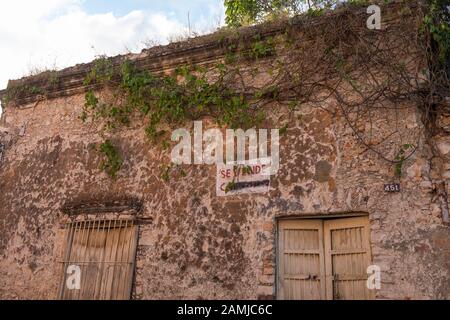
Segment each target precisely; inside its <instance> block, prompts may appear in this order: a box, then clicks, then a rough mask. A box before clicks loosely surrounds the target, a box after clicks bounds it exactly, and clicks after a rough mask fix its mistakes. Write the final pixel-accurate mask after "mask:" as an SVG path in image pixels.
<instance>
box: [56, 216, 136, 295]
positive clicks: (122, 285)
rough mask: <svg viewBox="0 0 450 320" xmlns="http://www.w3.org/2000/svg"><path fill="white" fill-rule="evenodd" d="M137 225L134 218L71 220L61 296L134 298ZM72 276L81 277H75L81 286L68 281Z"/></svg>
mask: <svg viewBox="0 0 450 320" xmlns="http://www.w3.org/2000/svg"><path fill="white" fill-rule="evenodd" d="M137 228H138V227H137V225H136V224H135V222H134V220H132V219H102V220H85V221H73V222H69V223H68V224H67V240H66V241H67V242H66V243H67V246H66V250H65V254H64V260H63V261H62V269H63V270H62V272H63V274H62V281H61V286H60V291H59V298H60V299H64V300H124V299H130V297H131V289H132V281H133V271H134V261H135V256H136V245H137V235H138V232H137V231H138V230H137ZM71 272H74V273H73V274H71ZM70 277H79V279H75V280H74V283H77V280H78V286H75V287H74V286H71V285H70V283H68V282H70V281H71V280H72V278H70Z"/></svg>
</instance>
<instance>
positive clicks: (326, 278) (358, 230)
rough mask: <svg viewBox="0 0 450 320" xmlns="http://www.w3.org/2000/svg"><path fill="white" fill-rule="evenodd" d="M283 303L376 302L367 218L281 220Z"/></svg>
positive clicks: (279, 275)
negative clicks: (370, 276) (369, 271)
mask: <svg viewBox="0 0 450 320" xmlns="http://www.w3.org/2000/svg"><path fill="white" fill-rule="evenodd" d="M278 231H279V232H278V270H277V297H278V299H294V300H297V299H301V300H303V299H309V300H316V299H371V298H373V292H372V290H369V289H368V288H367V285H366V283H367V277H368V275H367V273H366V272H367V267H368V266H369V265H370V264H371V253H370V244H369V223H368V218H367V217H353V218H341V219H326V220H325V219H297V220H280V221H279V224H278Z"/></svg>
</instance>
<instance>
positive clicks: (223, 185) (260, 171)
mask: <svg viewBox="0 0 450 320" xmlns="http://www.w3.org/2000/svg"><path fill="white" fill-rule="evenodd" d="M268 166H269V164H268V162H267V160H266V159H265V158H264V159H258V160H256V161H254V162H252V163H251V164H218V165H217V178H216V194H217V196H218V197H223V196H231V195H236V194H243V193H265V192H268V191H269V184H270V175H269V174H268V170H267V168H268Z"/></svg>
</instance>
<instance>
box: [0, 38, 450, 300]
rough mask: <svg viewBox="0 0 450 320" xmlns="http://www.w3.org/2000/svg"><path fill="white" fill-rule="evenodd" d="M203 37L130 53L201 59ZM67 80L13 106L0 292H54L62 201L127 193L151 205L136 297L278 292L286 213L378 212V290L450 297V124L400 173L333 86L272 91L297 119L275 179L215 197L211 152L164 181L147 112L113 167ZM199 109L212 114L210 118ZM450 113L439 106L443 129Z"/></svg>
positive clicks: (3, 194)
mask: <svg viewBox="0 0 450 320" xmlns="http://www.w3.org/2000/svg"><path fill="white" fill-rule="evenodd" d="M206 42H207V41H205V43H206ZM198 48H199V47H198V46H197V47H196V46H195V45H194V46H191V47H190V49H189V50H188V49H186V48H181V49H180V50H179V51H177V49H176V48H174V47H171V48H170V50H169V49H159V50H162V51H164V50H167V52H172V53H171V54H172V55H177V57H178V58H167V57H166V56H164V55H162V57H161V55H160V56H158V57H157V58H155V57H154V56H152V54H151V53H145V52H144V53H142V54H141V55H138V56H133V57H132V58H133V59H139V58H143V59H150V60H148V61H156V62H155V65H157V66H158V65H159V66H161V65H165V66H173V65H176V64H177V63H181V62H180V60H179V59H181V58H179V57H180V55H186V56H191V58H192V59H193V60H195V59H196V58H198V57H199V54H197V53H195V52H196V51H195V50H197V51H199V52H201V54H200V55H201V56H202V57H203V58H202V59H204V60H208V59H211V58H210V57H209V58H208V59H207V58H205V55H207V53H210V51H208V50H207V49H204V48H203V49H202V50H200V49H198ZM164 52H165V51H164ZM180 52H182V53H180ZM217 58H219V57H217ZM151 59H153V60H151ZM272 62H273V58H268V60H265V61H259V62H257V63H259V64H260V78H256V79H255V78H254V77H253V75H251V74H247V76H246V79H245V81H248V82H252V81H253V82H255V83H256V82H258V81H263V80H262V79H264V78H267V77H268V71H267V68H268V65H270V63H272ZM82 68H84V67H81V69H82ZM169 68H170V67H169ZM64 72H65V71H63V74H64ZM258 79H259V80H258ZM61 90H62V89H61ZM61 90H60V91H61ZM63 91H64V90H63ZM69 92H70V94H65V95H55V97H52V98H50V99H34V100H33V99H32V98H31V97H29V98H27V99H24V100H23V101H22V102H21V105H20V106H14V105H13V104H11V105H8V106H6V107H5V108H4V114H3V115H2V120H1V121H2V123H1V124H2V126H3V127H4V128H5V129H4V130H3V133H1V132H0V134H1V136H0V143H1V144H0V145H1V146H2V147H1V149H0V154H1V156H0V190H1V191H0V204H1V205H0V220H1V222H0V228H1V231H0V256H1V259H0V297H1V298H3V299H55V298H56V297H57V288H58V285H59V281H60V274H61V270H60V264H59V263H58V262H59V261H61V259H62V250H63V245H64V232H65V230H64V229H63V228H62V227H61V223H62V222H64V221H65V219H67V214H66V213H65V211H64V208H66V207H67V206H68V204H75V205H77V204H86V203H92V202H96V203H106V202H111V201H116V200H117V201H121V199H138V201H139V203H141V205H142V208H140V210H139V211H138V213H137V215H138V217H139V221H140V229H139V230H140V231H139V240H138V250H137V258H136V274H135V281H134V285H133V295H132V296H133V298H134V299H200V298H202V299H220V298H224V299H225V298H226V299H266V298H273V297H274V296H275V290H276V288H275V282H276V281H275V272H276V231H277V224H276V221H277V219H278V218H280V217H286V216H291V217H310V216H341V215H342V216H343V215H346V214H359V213H364V214H368V216H369V219H370V226H371V227H370V228H371V238H370V241H371V249H372V260H373V263H374V264H377V265H379V266H380V267H381V270H382V276H381V277H382V278H381V279H382V284H381V289H380V290H377V292H376V297H377V298H379V299H449V298H450V282H449V281H448V279H449V276H450V263H449V262H450V250H449V249H450V238H449V228H448V225H446V224H445V223H444V220H445V219H444V218H445V208H447V210H448V203H446V201H448V194H449V191H450V190H449V178H450V177H449V174H448V172H449V169H450V167H449V165H448V163H449V162H448V160H449V159H448V158H446V157H449V156H450V148H449V147H448V146H449V145H450V142H449V135H448V131H447V133H445V134H444V133H443V134H442V135H441V136H439V137H438V139H437V143H436V144H435V143H434V141H430V140H428V139H427V138H426V137H425V135H424V133H423V132H422V133H421V139H420V144H419V147H418V150H417V151H416V152H415V154H414V155H413V156H412V157H411V158H409V159H408V160H407V161H406V162H405V164H404V166H403V175H402V177H401V178H399V179H397V178H395V177H394V175H393V166H392V164H390V163H387V162H386V161H384V160H382V159H380V158H379V157H378V156H377V155H376V154H374V153H372V152H370V150H366V149H365V148H364V147H363V146H362V145H361V144H359V143H358V141H357V139H356V138H355V136H354V133H353V131H352V130H351V128H349V126H348V123H347V122H346V121H344V119H343V116H342V114H340V113H339V112H338V111H336V112H334V113H330V112H328V111H325V109H329V110H337V103H338V102H336V101H335V100H333V99H328V100H325V101H324V102H323V107H324V108H317V107H315V106H313V105H308V104H305V105H303V106H302V107H301V108H300V109H299V110H296V111H295V114H294V115H292V113H291V111H289V109H288V106H287V105H286V104H283V103H272V104H271V105H269V106H267V108H269V109H270V110H276V112H272V113H270V116H269V117H270V122H271V123H272V124H273V126H274V127H281V124H286V123H287V124H288V126H287V128H288V129H287V132H286V133H285V134H284V135H282V136H281V141H280V152H281V155H280V170H279V172H278V173H277V175H275V176H274V177H272V180H271V182H270V192H268V193H265V194H264V193H263V194H243V195H237V196H227V197H217V196H216V192H215V184H216V168H215V166H210V165H189V166H185V167H184V170H185V171H186V176H185V177H180V176H174V177H172V178H171V179H170V180H169V181H164V180H163V179H162V178H161V174H160V173H161V168H160V165H161V164H162V163H166V162H167V161H168V159H169V155H168V153H167V152H162V151H161V149H160V148H158V147H156V146H154V145H152V144H151V143H149V142H148V140H147V139H146V137H145V135H144V133H143V130H142V129H141V128H140V127H139V126H135V127H130V128H128V129H123V130H121V131H120V132H118V133H117V134H116V135H115V138H114V142H115V143H117V144H118V145H119V148H120V151H121V153H122V154H123V155H124V161H125V162H124V166H123V168H122V169H121V171H120V172H119V174H118V178H117V180H112V179H110V178H109V177H108V176H107V175H106V174H105V173H103V172H101V171H100V170H99V163H100V157H99V155H98V153H97V152H96V151H95V150H94V147H95V145H97V144H98V143H99V142H102V138H101V136H100V134H99V132H98V130H97V129H98V128H97V127H96V126H87V125H85V124H83V123H82V122H81V121H80V120H79V119H78V117H79V115H80V114H81V111H82V107H83V105H84V94H83V93H82V92H76V91H69ZM66 93H67V91H66ZM35 98H36V97H35ZM404 107H405V109H404V114H403V116H402V117H400V118H399V119H398V128H399V130H400V131H401V133H403V134H405V135H407V134H408V132H416V129H417V128H419V127H420V126H421V125H422V124H421V113H420V111H419V109H418V107H417V106H415V105H411V104H408V105H405V106H404ZM394 117H396V114H395V112H394V111H389V110H387V111H386V110H380V111H379V112H378V113H377V114H374V115H373V120H374V121H373V122H374V123H376V125H377V134H378V136H379V137H380V138H381V137H383V136H384V135H385V134H386V132H388V129H389V122H388V121H386V119H393V118H394ZM203 120H204V121H205V123H209V125H210V126H212V122H211V121H210V120H211V119H203ZM447 120H448V118H445V119H442V123H443V125H442V128H444V129H445V128H446V127H445V123H447V124H448V121H447ZM446 121H447V122H446ZM187 125H188V126H192V123H189V124H187ZM6 128H7V129H6ZM6 131H8V134H6V133H5V132H6ZM444 132H445V131H444ZM7 136H8V137H7ZM437 151H440V152H441V153H442V154H439V153H436V152H437ZM389 182H399V183H400V184H401V188H402V189H401V192H398V193H387V192H385V191H384V189H383V185H384V184H385V183H389ZM443 199H444V200H445V201H444V200H443ZM447 213H448V211H447Z"/></svg>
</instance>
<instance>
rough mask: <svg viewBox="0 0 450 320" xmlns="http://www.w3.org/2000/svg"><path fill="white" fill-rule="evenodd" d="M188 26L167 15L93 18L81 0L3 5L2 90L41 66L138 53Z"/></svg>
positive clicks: (21, 0) (139, 13) (0, 32)
mask: <svg viewBox="0 0 450 320" xmlns="http://www.w3.org/2000/svg"><path fill="white" fill-rule="evenodd" d="M182 32H186V27H185V26H184V25H183V24H182V23H180V22H179V21H177V20H176V19H174V18H171V17H169V16H168V15H165V14H163V13H158V12H149V11H132V12H129V13H128V14H126V15H124V16H121V17H118V16H115V15H113V14H112V13H105V14H88V13H86V12H85V11H83V9H82V6H81V1H80V0H39V1H29V0H14V1H1V3H0V88H5V87H6V85H7V81H8V79H15V78H19V77H21V76H23V75H26V74H27V73H29V72H30V70H32V69H34V68H37V69H43V68H52V67H57V68H63V67H67V66H70V65H74V64H76V63H81V62H88V61H90V60H92V59H93V58H95V56H97V55H101V54H107V55H116V54H119V53H124V52H125V51H126V49H127V48H128V49H130V50H133V51H138V50H140V49H142V42H143V41H144V40H147V39H153V40H157V41H160V42H161V43H164V42H166V39H167V38H168V37H169V36H171V35H173V34H174V33H182Z"/></svg>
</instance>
